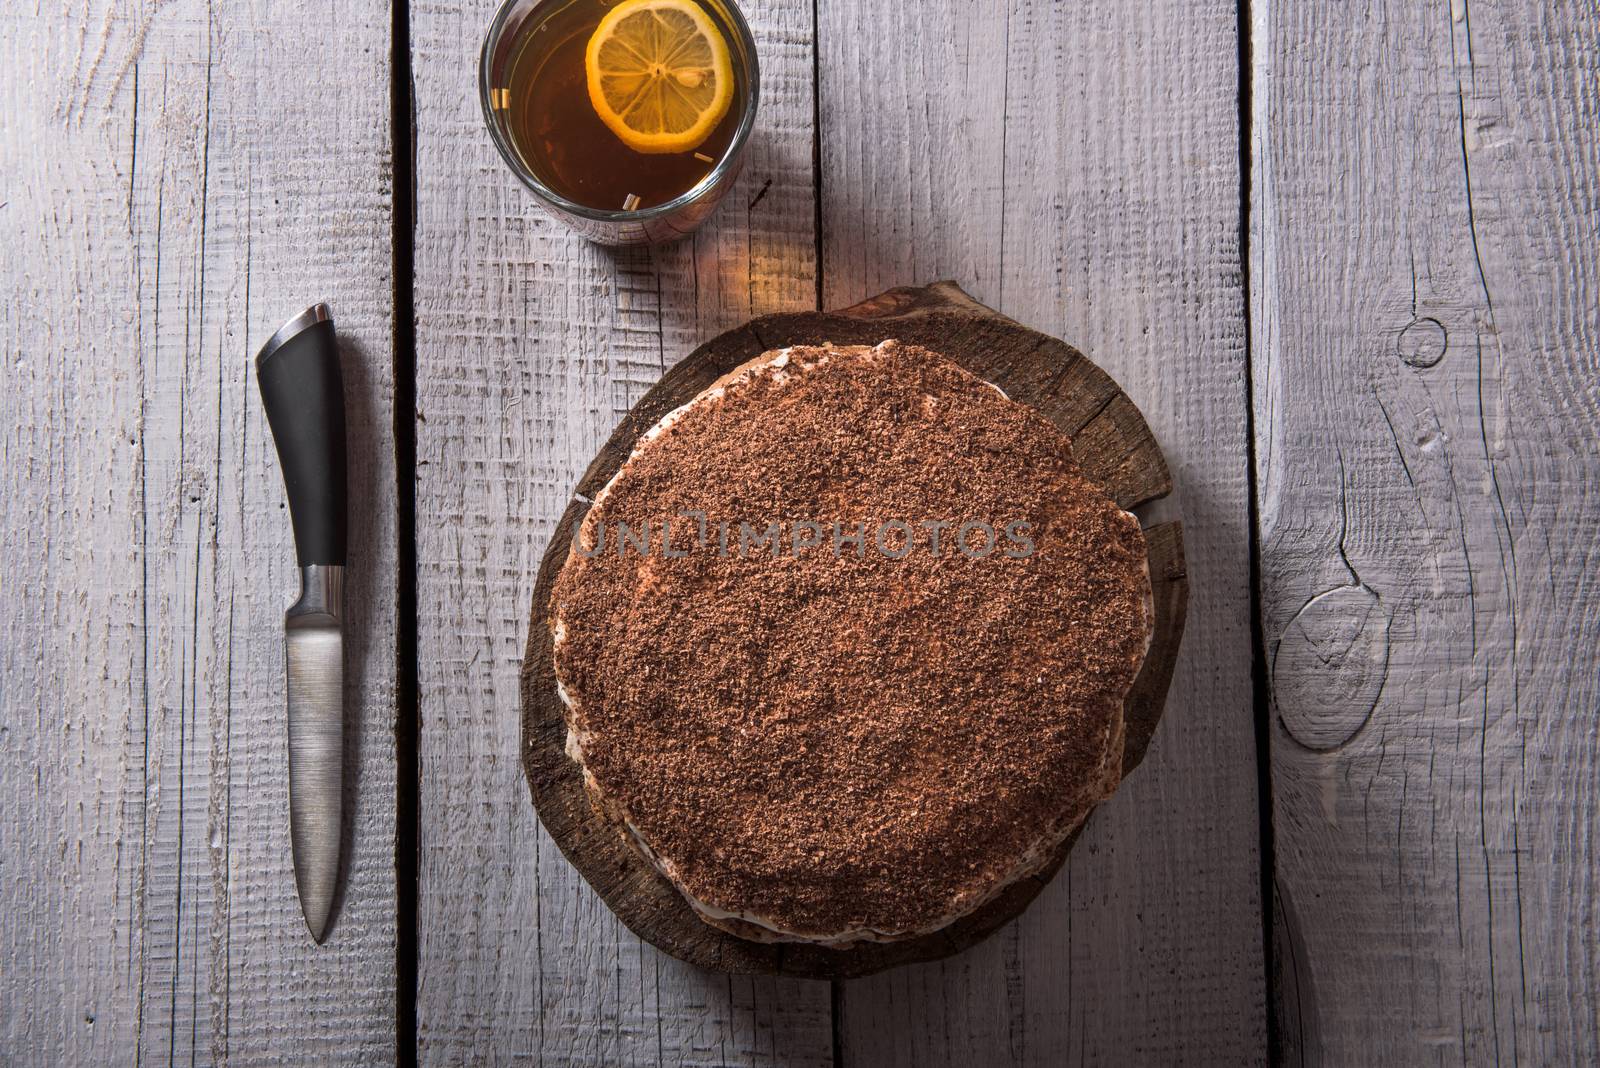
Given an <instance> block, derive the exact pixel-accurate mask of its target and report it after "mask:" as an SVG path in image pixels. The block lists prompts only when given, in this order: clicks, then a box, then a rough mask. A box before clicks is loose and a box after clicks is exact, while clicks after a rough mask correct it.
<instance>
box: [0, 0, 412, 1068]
mask: <svg viewBox="0 0 1600 1068" xmlns="http://www.w3.org/2000/svg"><path fill="white" fill-rule="evenodd" d="M326 18H327V13H326V11H325V10H324V9H323V8H322V7H321V6H319V5H315V4H311V3H304V2H287V3H276V4H272V5H268V4H265V3H248V4H235V5H231V6H229V7H227V8H225V9H215V10H213V9H212V8H210V7H209V6H208V5H206V4H203V3H198V2H188V0H179V2H174V3H167V4H133V5H127V4H116V5H111V4H107V3H101V2H98V0H94V2H90V3H87V4H81V5H72V6H71V7H70V9H68V8H63V7H60V6H54V7H51V6H48V5H47V6H46V7H40V8H37V9H36V10H31V11H24V10H23V8H22V7H21V6H18V5H9V6H7V7H6V9H5V11H4V12H3V13H0V69H4V70H5V71H6V72H7V73H6V75H5V77H4V78H3V79H0V113H3V115H4V120H3V122H0V249H3V250H4V252H3V254H0V294H3V295H0V299H3V300H4V304H5V311H4V314H0V352H3V354H4V356H3V358H4V361H5V388H4V389H3V390H0V434H3V439H0V440H3V444H0V458H3V463H0V487H3V488H0V499H3V500H4V502H5V506H4V509H3V512H0V537H3V544H4V554H3V558H0V594H3V595H0V632H3V633H4V635H5V639H4V643H3V649H0V658H3V659H0V665H3V667H0V670H3V674H0V962H3V963H0V1060H3V1061H5V1062H6V1063H8V1064H19V1065H22V1064H41V1065H43V1064H110V1063H133V1062H136V1061H149V1062H156V1061H160V1062H162V1063H177V1062H180V1061H181V1062H184V1063H221V1062H229V1063H233V1064H253V1063H311V1062H317V1063H333V1062H336V1061H346V1062H354V1061H379V1060H384V1059H388V1058H391V1057H393V1056H394V1052H395V1046H394V1041H395V1009H394V1005H395V990H394V982H393V964H394V951H395V950H394V941H395V938H394V936H395V928H394V912H395V909H394V900H395V899H394V872H393V856H394V825H393V815H392V813H393V798H394V785H395V782H394V753H393V743H392V738H393V716H394V702H393V681H394V678H393V677H394V642H393V633H394V629H395V626H396V620H395V612H394V589H393V583H392V580H391V577H392V575H393V569H394V561H395V523H394V515H395V495H394V482H395V476H394V467H393V457H392V449H391V448H390V447H388V445H387V444H386V443H387V442H388V441H389V440H390V433H389V428H390V426H391V423H392V416H391V412H390V409H389V400H388V398H389V397H390V395H391V384H390V366H391V360H390V356H389V345H390V338H391V330H392V322H391V309H390V261H389V242H388V234H389V226H390V213H389V204H390V181H389V166H388V158H387V149H388V143H389V140H388V117H387V106H388V96H387V88H388V55H389V49H388V44H389V36H388V25H389V15H388V11H387V8H386V7H385V5H383V4H379V3H369V2H356V3H351V4H346V5H343V6H342V7H341V8H340V10H339V12H338V15H337V18H336V19H335V24H334V26H333V30H334V31H335V32H332V33H330V34H329V35H327V36H326V37H318V38H311V39H308V38H307V37H306V36H305V34H304V32H303V30H304V27H305V26H306V25H307V24H310V23H323V22H324V21H325V20H326ZM316 299H327V300H329V301H330V302H331V303H332V304H333V305H334V308H335V312H336V314H337V316H338V321H339V327H340V330H341V332H342V334H343V336H344V338H345V339H346V341H347V347H346V351H345V371H346V390H347V393H348V395H349V397H350V408H351V410H350V422H351V439H352V441H353V442H355V443H358V444H356V446H355V448H354V449H353V451H352V462H351V483H352V491H353V494H354V498H355V500H356V501H358V502H360V503H359V506H358V507H356V508H354V509H353V510H352V514H351V520H352V534H353V542H354V544H356V545H358V546H360V551H359V553H360V555H359V561H360V565H359V567H358V568H357V569H354V570H353V571H352V573H351V576H350V580H349V583H348V586H347V590H348V601H349V611H350V617H351V620H350V624H349V627H350V630H349V638H348V640H347V667H346V671H347V679H348V689H347V694H348V698H347V700H348V702H349V705H348V707H349V713H350V717H351V731H350V736H349V741H348V747H349V752H350V756H351V757H352V759H354V760H355V761H356V762H357V763H358V765H359V772H358V780H359V788H358V789H354V790H353V791H352V794H351V796H350V797H349V798H348V799H347V802H346V804H347V809H348V811H349V819H348V825H347V828H346V834H347V836H348V839H349V842H350V852H349V854H348V864H347V872H346V878H347V883H346V889H345V893H344V895H343V904H342V907H341V908H340V910H339V912H338V915H337V918H336V920H335V925H334V927H333V929H332V931H331V934H330V936H329V939H328V942H327V944H326V945H324V946H322V947H320V948H318V947H317V946H315V945H313V944H312V942H311V939H310V937H309V936H308V935H307V933H306V930H305V925H304V921H303V920H302V918H301V915H300V908H299V904H298V901H297V898H296V896H295V888H294V879H293V874H292V868H291V862H290V852H289V835H288V807H287V792H286V780H287V762H286V752H285V741H284V731H285V727H284V722H285V711H284V701H285V697H284V674H283V637H282V619H283V612H284V609H285V607H286V606H287V605H288V603H289V602H290V601H291V600H292V599H293V595H294V591H295V587H296V581H297V579H296V571H295V566H294V551H293V546H292V543H291V535H290V528H289V521H288V515H287V513H286V512H285V511H283V510H282V509H283V507H284V505H283V489H282V478H281V476H280V474H279V472H278V468H277V461H276V458H275V456H274V453H273V448H272V444H271V439H270V437H269V436H268V433H267V427H266V421H265V420H264V419H263V418H262V416H261V412H260V407H259V403H258V400H257V395H256V387H255V382H254V380H253V374H252V373H251V371H250V359H251V357H252V356H253V355H254V352H255V348H256V346H259V345H260V344H261V342H262V341H263V340H265V338H266V337H267V335H268V334H269V333H270V332H271V330H272V329H273V328H275V327H276V325H277V324H278V322H279V321H281V320H282V319H284V318H286V317H287V316H289V315H290V314H292V313H293V312H296V311H298V310H299V309H300V308H302V307H304V306H305V305H306V304H308V303H310V302H311V301H313V300H316ZM330 991H339V992H340V996H339V997H337V998H330V997H328V996H327V995H328V992H330Z"/></svg>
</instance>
